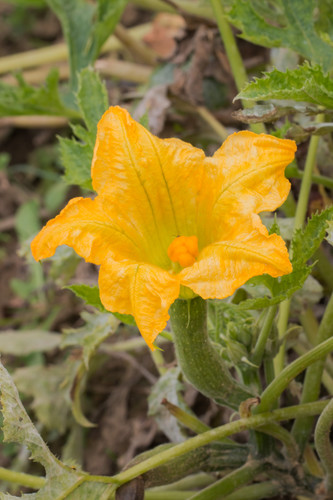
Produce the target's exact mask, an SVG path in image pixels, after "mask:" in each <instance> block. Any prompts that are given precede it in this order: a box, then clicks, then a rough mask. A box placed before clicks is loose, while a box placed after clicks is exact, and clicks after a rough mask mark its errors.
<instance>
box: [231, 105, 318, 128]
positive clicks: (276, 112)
mask: <svg viewBox="0 0 333 500" xmlns="http://www.w3.org/2000/svg"><path fill="white" fill-rule="evenodd" d="M319 112H320V110H319V109H318V108H316V107H315V106H311V105H310V104H309V105H305V104H301V103H299V104H297V103H292V102H290V104H288V105H287V104H286V105H283V104H282V103H281V104H278V103H277V102H274V103H272V102H270V103H268V104H256V105H255V106H253V108H245V109H239V110H237V111H234V112H233V113H232V116H234V117H235V118H236V119H237V120H239V121H241V122H243V123H258V122H263V123H266V122H268V123H270V122H274V121H275V120H278V119H279V118H281V117H282V116H285V115H290V114H295V113H303V114H305V115H315V114H318V113H319ZM318 125H319V124H318Z"/></svg>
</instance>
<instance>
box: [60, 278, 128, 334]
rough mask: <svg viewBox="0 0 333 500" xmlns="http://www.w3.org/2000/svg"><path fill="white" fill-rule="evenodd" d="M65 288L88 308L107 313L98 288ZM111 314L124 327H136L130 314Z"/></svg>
mask: <svg viewBox="0 0 333 500" xmlns="http://www.w3.org/2000/svg"><path fill="white" fill-rule="evenodd" d="M65 288H69V289H70V290H72V292H74V293H75V295H76V296H77V297H80V299H83V300H84V301H85V302H86V303H87V304H89V305H90V306H93V307H96V309H98V310H99V311H101V312H107V310H106V309H105V307H104V306H103V304H102V302H101V299H100V296H99V288H98V286H92V287H90V286H88V285H70V286H67V287H65ZM112 314H113V316H115V317H116V318H117V319H119V321H121V322H122V323H125V324H126V325H131V326H136V323H135V320H134V318H133V316H131V314H120V313H116V312H113V313H112Z"/></svg>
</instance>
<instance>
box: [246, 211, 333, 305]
mask: <svg viewBox="0 0 333 500" xmlns="http://www.w3.org/2000/svg"><path fill="white" fill-rule="evenodd" d="M332 219H333V206H332V207H329V208H327V209H326V210H323V211H322V212H320V213H317V214H315V215H313V216H312V217H311V219H309V221H308V223H307V225H306V227H305V228H304V229H299V230H297V231H296V232H295V234H294V237H293V240H292V243H291V244H292V248H293V258H292V260H291V262H292V265H293V271H292V272H291V273H290V274H287V275H285V276H281V277H279V278H272V277H271V276H268V275H263V276H257V277H255V278H253V279H251V280H250V281H249V282H248V283H247V287H248V286H251V285H252V286H253V285H257V286H258V285H264V286H265V287H266V289H268V290H269V291H270V296H266V297H258V298H253V299H247V300H244V301H243V302H241V303H240V304H239V305H238V306H237V307H239V308H240V309H261V308H264V307H269V306H271V305H274V304H279V303H280V302H282V301H283V300H285V299H287V298H289V297H291V296H292V295H293V293H295V292H296V290H299V289H300V288H301V287H302V286H303V284H304V282H305V280H306V278H307V277H308V276H309V274H310V273H311V271H312V267H313V266H309V265H307V262H308V260H309V259H311V258H312V257H313V255H314V253H315V252H316V250H317V249H318V248H319V245H320V244H321V242H322V240H323V239H324V237H325V234H326V230H327V227H328V221H332Z"/></svg>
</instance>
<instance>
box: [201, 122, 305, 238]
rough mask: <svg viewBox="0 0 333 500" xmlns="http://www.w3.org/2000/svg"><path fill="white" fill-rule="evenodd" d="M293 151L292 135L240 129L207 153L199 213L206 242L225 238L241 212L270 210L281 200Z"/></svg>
mask: <svg viewBox="0 0 333 500" xmlns="http://www.w3.org/2000/svg"><path fill="white" fill-rule="evenodd" d="M295 151H296V144H295V142H294V141H290V140H286V139H278V138H276V137H272V136H269V135H265V134H260V135H257V134H254V133H253V132H248V131H244V132H238V133H235V134H232V135H231V136H229V137H228V138H227V140H226V141H225V142H224V143H223V145H222V146H221V148H220V149H218V150H217V151H216V153H215V154H214V156H213V158H211V159H210V158H207V160H206V176H205V180H204V182H203V186H204V188H203V191H202V195H201V200H200V204H201V207H202V208H201V210H200V215H199V217H200V223H199V227H200V231H201V233H202V234H204V241H205V244H207V243H212V242H214V241H218V240H220V239H224V238H228V231H229V229H232V228H233V226H234V225H235V224H239V223H240V219H241V218H242V217H243V216H246V217H248V216H249V215H250V214H252V213H255V214H258V213H260V212H263V211H272V210H275V209H276V208H277V207H279V206H280V205H281V204H282V203H283V202H284V201H285V199H286V197H287V195H288V193H289V190H290V183H289V181H288V180H287V179H286V178H285V176H284V170H285V167H286V166H287V165H288V164H289V163H290V162H291V161H292V160H293V158H294V155H295ZM209 219H210V221H211V222H210V223H209V224H207V220H209Z"/></svg>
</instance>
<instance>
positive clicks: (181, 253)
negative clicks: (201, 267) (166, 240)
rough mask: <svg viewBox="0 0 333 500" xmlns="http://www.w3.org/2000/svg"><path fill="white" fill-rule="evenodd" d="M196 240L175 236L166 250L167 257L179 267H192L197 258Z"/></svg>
mask: <svg viewBox="0 0 333 500" xmlns="http://www.w3.org/2000/svg"><path fill="white" fill-rule="evenodd" d="M198 253H199V249H198V238H197V237H196V236H177V238H175V239H174V240H173V241H172V243H171V244H170V246H169V248H168V257H169V259H170V260H172V262H178V264H180V265H181V267H189V266H192V265H193V264H194V263H195V261H196V257H197V256H198Z"/></svg>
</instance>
